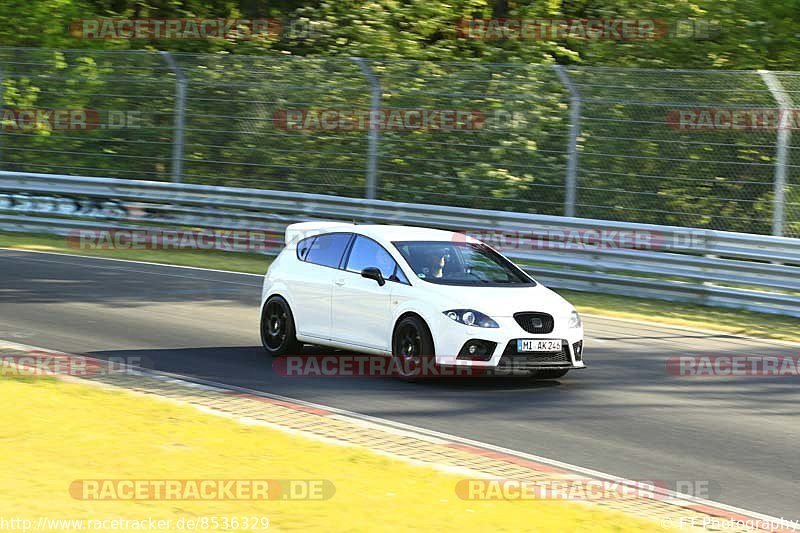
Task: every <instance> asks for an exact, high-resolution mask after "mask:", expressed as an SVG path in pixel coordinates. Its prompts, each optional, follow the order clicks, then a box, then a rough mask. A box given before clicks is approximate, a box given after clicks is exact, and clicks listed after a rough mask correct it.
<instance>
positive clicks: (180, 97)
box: [158, 50, 187, 183]
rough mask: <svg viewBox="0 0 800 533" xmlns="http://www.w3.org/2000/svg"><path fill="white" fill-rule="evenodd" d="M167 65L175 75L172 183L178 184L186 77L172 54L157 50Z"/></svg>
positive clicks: (181, 164) (181, 170)
mask: <svg viewBox="0 0 800 533" xmlns="http://www.w3.org/2000/svg"><path fill="white" fill-rule="evenodd" d="M158 53H159V54H161V55H162V56H163V57H164V60H165V61H166V62H167V65H168V66H169V67H170V68H171V69H172V72H174V73H175V125H174V135H173V137H174V138H173V140H172V181H173V182H174V183H180V182H181V180H182V178H183V129H184V123H185V113H186V83H187V82H186V76H184V75H183V70H182V69H181V68H180V67H179V66H178V64H177V63H176V62H175V58H173V57H172V54H170V53H169V52H165V51H163V50H159V52H158Z"/></svg>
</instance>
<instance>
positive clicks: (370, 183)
mask: <svg viewBox="0 0 800 533" xmlns="http://www.w3.org/2000/svg"><path fill="white" fill-rule="evenodd" d="M350 59H352V60H353V61H354V62H355V63H356V64H357V65H358V66H359V67H360V68H361V72H363V73H364V77H365V78H367V81H368V82H369V84H370V92H371V97H370V114H369V134H368V137H367V185H366V191H365V195H366V198H367V199H369V200H374V199H375V198H376V197H377V193H378V143H379V142H380V128H379V121H378V117H379V116H380V112H381V84H380V81H379V80H378V78H377V77H376V76H375V73H374V72H372V69H371V68H370V67H369V64H367V62H366V61H364V59H363V58H361V57H351V58H350Z"/></svg>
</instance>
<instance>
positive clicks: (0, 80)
mask: <svg viewBox="0 0 800 533" xmlns="http://www.w3.org/2000/svg"><path fill="white" fill-rule="evenodd" d="M5 96H6V79H5V76H4V73H3V69H2V68H0V112H1V111H2V110H3V108H4V107H5V105H6V101H5ZM3 129H4V128H3V124H2V122H0V163H2V161H3V142H2V139H3Z"/></svg>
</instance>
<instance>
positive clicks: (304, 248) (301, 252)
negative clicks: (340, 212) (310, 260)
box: [297, 235, 317, 261]
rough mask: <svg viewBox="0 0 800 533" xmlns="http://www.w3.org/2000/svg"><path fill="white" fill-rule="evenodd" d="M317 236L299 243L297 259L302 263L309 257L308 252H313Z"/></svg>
mask: <svg viewBox="0 0 800 533" xmlns="http://www.w3.org/2000/svg"><path fill="white" fill-rule="evenodd" d="M316 238H317V237H316V235H315V236H314V237H308V238H306V239H303V240H302V241H300V242H298V243H297V258H298V259H299V260H300V261H305V260H306V256H307V255H308V251H309V250H311V247H312V246H313V244H314V239H316Z"/></svg>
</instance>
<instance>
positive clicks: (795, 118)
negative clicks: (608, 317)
mask: <svg viewBox="0 0 800 533" xmlns="http://www.w3.org/2000/svg"><path fill="white" fill-rule="evenodd" d="M0 71H1V72H0V74H2V78H3V84H2V87H3V93H2V104H3V107H2V109H3V115H2V125H3V127H2V130H0V168H2V169H4V170H17V171H28V172H45V173H59V174H73V175H85V176H104V177H114V178H130V179H149V180H162V181H168V180H172V181H183V182H186V183H202V184H212V185H229V186H242V187H255V188H264V189H278V190H289V191H303V192H314V193H325V194H335V195H341V196H353V197H359V196H364V195H366V196H368V197H375V198H379V199H386V200H395V201H407V202H416V203H433V204H442V205H454V206H467V207H477V208H484V209H499V210H513V211H521V212H532V213H543V214H554V215H563V214H567V215H575V216H579V217H591V218H600V219H611V220H623V221H634V222H651V223H655V224H669V225H678V226H691V227H700V228H713V229H722V230H733V231H742V232H749V233H764V234H767V233H783V234H785V235H788V236H793V237H800V184H799V183H798V179H800V178H798V171H797V168H798V166H800V160H799V159H798V157H800V156H798V150H797V148H798V143H800V139H798V135H793V130H794V128H795V127H800V113H798V112H797V111H796V110H794V109H793V102H794V100H795V99H796V98H800V96H796V95H797V93H800V74H798V73H770V72H744V71H736V72H734V71H675V70H644V69H611V68H587V67H563V68H562V67H557V66H541V65H522V64H486V63H478V62H474V63H436V62H412V61H377V60H362V59H358V58H331V59H304V58H294V57H274V56H271V57H259V56H233V55H195V54H168V53H163V52H162V53H159V52H149V51H139V52H132V51H127V52H110V51H87V50H71V51H54V50H34V49H15V48H5V49H0Z"/></svg>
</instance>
